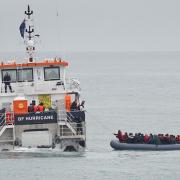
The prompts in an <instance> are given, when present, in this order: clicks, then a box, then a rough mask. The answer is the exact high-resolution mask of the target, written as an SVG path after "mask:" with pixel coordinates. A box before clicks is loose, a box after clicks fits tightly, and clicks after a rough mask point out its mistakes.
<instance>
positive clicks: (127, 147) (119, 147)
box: [110, 139, 180, 151]
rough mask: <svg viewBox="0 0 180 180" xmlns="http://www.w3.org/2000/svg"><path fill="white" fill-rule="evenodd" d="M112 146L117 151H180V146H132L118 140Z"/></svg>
mask: <svg viewBox="0 0 180 180" xmlns="http://www.w3.org/2000/svg"><path fill="white" fill-rule="evenodd" d="M110 145H111V147H112V148H113V149H115V150H152V151H153V150H157V151H159V150H167V151H169V150H180V144H160V145H157V144H130V143H121V142H120V141H119V140H118V139H113V140H111V142H110Z"/></svg>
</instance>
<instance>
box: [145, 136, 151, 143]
mask: <svg viewBox="0 0 180 180" xmlns="http://www.w3.org/2000/svg"><path fill="white" fill-rule="evenodd" d="M149 139H150V137H149V136H148V135H147V134H145V135H144V143H146V144H147V143H148V142H149Z"/></svg>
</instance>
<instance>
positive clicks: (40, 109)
mask: <svg viewBox="0 0 180 180" xmlns="http://www.w3.org/2000/svg"><path fill="white" fill-rule="evenodd" d="M37 110H38V111H39V112H44V110H45V107H44V106H43V103H42V102H40V103H39V105H38V107H37Z"/></svg>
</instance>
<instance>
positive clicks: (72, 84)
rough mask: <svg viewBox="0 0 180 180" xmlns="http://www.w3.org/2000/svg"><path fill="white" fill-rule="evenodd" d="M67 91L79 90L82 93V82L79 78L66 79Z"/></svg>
mask: <svg viewBox="0 0 180 180" xmlns="http://www.w3.org/2000/svg"><path fill="white" fill-rule="evenodd" d="M65 82H66V89H67V90H78V91H81V88H80V82H79V80H78V79H77V78H66V79H65Z"/></svg>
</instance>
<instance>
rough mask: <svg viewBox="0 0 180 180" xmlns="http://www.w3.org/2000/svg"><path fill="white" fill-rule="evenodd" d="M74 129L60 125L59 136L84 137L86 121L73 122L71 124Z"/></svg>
mask: <svg viewBox="0 0 180 180" xmlns="http://www.w3.org/2000/svg"><path fill="white" fill-rule="evenodd" d="M71 125H72V124H71ZM73 129H74V131H72V130H71V128H69V127H68V126H65V125H61V126H60V138H83V139H85V134H86V123H85V122H81V123H75V124H73Z"/></svg>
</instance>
